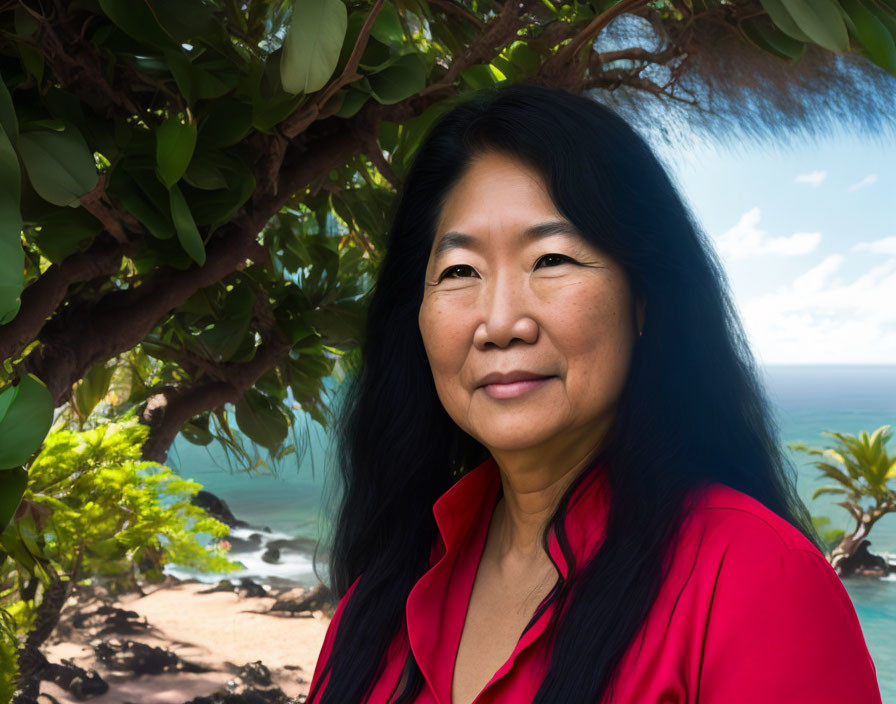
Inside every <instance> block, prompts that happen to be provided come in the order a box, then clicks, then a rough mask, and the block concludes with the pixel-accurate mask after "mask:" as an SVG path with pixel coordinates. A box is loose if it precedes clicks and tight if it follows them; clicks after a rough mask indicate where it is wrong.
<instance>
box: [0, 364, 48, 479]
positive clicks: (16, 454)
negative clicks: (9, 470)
mask: <svg viewBox="0 0 896 704" xmlns="http://www.w3.org/2000/svg"><path fill="white" fill-rule="evenodd" d="M2 393H3V394H14V396H13V399H12V402H11V403H10V404H9V408H8V410H7V411H6V415H5V416H3V420H2V421H0V468H6V467H17V466H19V465H23V464H25V463H26V462H27V461H28V460H29V459H30V458H31V455H33V454H34V451H35V450H37V448H38V447H40V444H41V443H42V442H43V440H44V438H45V437H46V435H47V432H48V431H49V430H50V426H51V425H52V424H53V397H52V396H51V395H50V392H49V391H48V390H47V387H46V386H44V383H43V382H42V381H41V380H40V379H38V378H37V377H36V376H34V374H26V375H25V376H23V377H22V378H21V379H20V380H19V383H18V384H17V385H16V386H8V387H6V389H4V390H3V391H2Z"/></svg>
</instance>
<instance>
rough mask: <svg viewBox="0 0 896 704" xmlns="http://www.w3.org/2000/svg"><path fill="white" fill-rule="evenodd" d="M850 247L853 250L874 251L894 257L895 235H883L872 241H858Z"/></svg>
mask: <svg viewBox="0 0 896 704" xmlns="http://www.w3.org/2000/svg"><path fill="white" fill-rule="evenodd" d="M852 249H853V251H855V252H875V253H877V254H889V255H890V256H893V257H896V237H884V238H883V239H882V240H875V241H874V242H859V243H858V244H856V245H854V246H853V248H852Z"/></svg>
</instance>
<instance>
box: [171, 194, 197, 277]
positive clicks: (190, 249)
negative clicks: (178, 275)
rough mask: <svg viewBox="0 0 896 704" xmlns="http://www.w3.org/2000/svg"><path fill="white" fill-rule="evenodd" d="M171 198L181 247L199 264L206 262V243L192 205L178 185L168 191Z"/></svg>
mask: <svg viewBox="0 0 896 704" xmlns="http://www.w3.org/2000/svg"><path fill="white" fill-rule="evenodd" d="M168 193H169V196H170V198H171V219H172V220H173V221H174V229H175V230H176V231H177V239H178V240H179V241H180V244H181V247H183V248H184V251H185V252H186V253H187V254H189V255H190V258H191V259H192V260H193V261H194V262H196V263H197V264H198V265H199V266H202V265H203V264H205V245H204V244H203V243H202V237H201V236H200V235H199V230H198V229H197V228H196V222H195V221H194V220H193V214H192V213H191V212H190V206H189V205H187V201H186V199H185V198H184V195H183V193H181V191H180V189H179V188H178V187H177V186H172V187H171V190H170V191H168Z"/></svg>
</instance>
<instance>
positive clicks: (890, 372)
mask: <svg viewBox="0 0 896 704" xmlns="http://www.w3.org/2000/svg"><path fill="white" fill-rule="evenodd" d="M763 375H764V379H765V384H766V388H767V389H768V392H769V397H770V399H771V401H772V403H773V406H774V409H775V416H776V419H777V421H778V426H779V430H780V436H781V441H782V442H783V443H789V442H803V443H806V444H808V445H809V446H811V447H825V446H830V445H831V444H832V443H831V442H829V440H830V439H829V438H828V437H827V436H823V435H821V432H822V431H824V430H829V431H838V432H845V433H853V434H855V433H858V432H860V431H862V430H867V431H869V432H871V431H873V430H875V429H876V428H878V427H879V426H881V425H885V424H890V425H892V426H894V427H896V365H894V366H847V365H836V366H834V365H831V366H820V365H819V366H766V367H763ZM328 388H331V389H332V388H333V385H332V384H330V385H328ZM233 425H234V427H236V426H235V424H233ZM295 438H296V440H297V441H298V443H299V444H300V445H301V447H302V448H303V450H304V452H302V453H301V456H302V460H301V461H300V462H299V464H298V470H297V469H296V460H295V458H289V457H287V458H286V459H285V460H283V461H281V462H280V463H279V466H276V467H272V468H270V469H265V468H262V470H261V471H263V472H266V474H260V473H258V472H255V473H253V474H252V475H249V474H246V473H245V472H240V471H239V470H236V471H234V472H232V473H231V472H230V471H229V470H228V468H227V461H226V460H225V459H224V456H223V453H222V452H221V451H220V450H217V448H215V449H213V450H211V451H209V450H208V449H206V448H201V447H196V446H194V445H191V444H190V443H188V442H186V441H185V440H184V439H183V438H182V437H180V436H178V438H177V440H176V441H175V443H174V446H173V448H172V452H171V453H170V455H169V464H170V465H171V466H172V467H173V468H175V469H176V470H177V471H178V473H180V474H181V475H182V476H184V477H188V478H190V479H195V480H196V481H197V482H199V483H200V484H202V485H203V486H204V487H205V488H206V489H208V490H209V491H211V492H212V493H214V494H216V495H218V496H219V497H220V498H222V499H224V500H225V501H226V502H227V503H228V505H229V506H230V508H231V510H232V511H233V512H234V514H235V515H236V516H237V517H238V518H241V519H243V520H245V521H248V522H249V523H251V524H253V525H255V526H258V527H268V528H270V529H271V531H272V535H271V536H270V537H273V538H276V537H300V538H305V539H306V541H307V543H308V544H309V545H310V544H313V543H314V541H315V540H316V539H317V536H318V535H319V534H320V528H319V527H320V526H323V525H324V524H325V519H326V513H325V510H326V504H325V503H324V501H325V500H327V499H329V498H330V497H331V493H332V484H330V483H328V482H325V481H324V479H325V477H326V476H327V472H328V470H331V469H332V456H331V454H330V453H329V452H328V438H327V435H326V434H325V433H324V432H323V431H322V430H321V429H320V427H319V426H318V425H317V424H315V423H306V422H304V421H302V422H300V423H297V425H296V428H295ZM889 447H890V451H891V454H892V453H896V438H894V439H893V440H892V441H891V443H890V446H889ZM787 452H788V454H789V455H790V457H791V458H792V459H793V461H794V464H795V465H796V466H797V467H798V469H799V475H798V479H797V488H798V490H799V492H800V496H801V497H802V499H803V501H805V502H806V504H807V505H808V506H809V509H810V511H811V513H812V514H813V515H817V516H828V517H829V518H830V519H831V524H830V525H831V527H833V528H842V529H844V530H847V531H849V530H851V526H850V521H851V517H850V516H849V514H848V513H847V512H846V511H845V510H844V509H843V508H842V507H839V506H835V505H834V502H835V501H838V500H839V499H838V498H837V497H828V496H824V495H823V496H821V497H819V498H818V499H815V500H812V499H811V496H812V493H813V492H814V491H815V489H816V488H817V487H819V486H823V485H824V484H825V483H826V482H825V481H824V480H822V479H819V478H818V474H819V471H818V470H817V469H816V468H815V467H814V466H812V465H811V464H810V463H809V460H810V459H812V458H810V457H809V456H808V455H805V454H804V453H799V452H795V451H792V450H789V449H787ZM251 532H252V530H241V531H234V532H232V535H235V536H237V537H243V538H245V537H247V536H248V535H249V534H250V533H251ZM870 540H871V551H872V552H878V551H884V552H891V553H896V514H890V515H888V516H885V517H884V518H882V519H881V520H880V521H879V522H878V523H877V524H876V525H875V526H874V528H873V530H872V533H871V537H870ZM236 559H239V560H240V561H242V562H243V563H244V564H245V565H246V567H247V569H246V571H245V572H240V573H235V575H233V576H236V577H239V576H242V575H249V576H254V577H259V578H261V579H262V580H264V579H265V578H271V579H274V578H277V577H279V578H283V579H290V580H294V581H297V582H300V583H316V581H317V577H316V576H315V574H314V572H313V570H312V564H311V558H310V552H309V551H305V552H301V551H295V552H293V551H288V550H284V551H282V552H281V564H276V565H271V564H268V563H266V562H264V561H263V560H261V558H260V553H259V552H258V551H255V552H249V553H242V554H240V555H239V556H238V558H236ZM169 571H171V572H172V573H174V574H177V575H178V576H181V575H182V574H183V573H185V572H187V571H185V570H178V569H177V568H171V569H169ZM319 574H320V575H321V576H325V575H326V568H325V566H321V567H320V568H319ZM190 576H199V575H190ZM233 576H232V577H233ZM199 577H200V578H201V579H203V580H205V581H216V579H217V578H218V576H216V575H203V576H199ZM232 577H231V578H232ZM893 577H896V575H891V576H890V577H889V578H887V579H847V580H844V586H845V587H846V590H847V592H848V593H849V596H850V598H851V599H852V602H853V604H854V606H855V608H856V613H857V614H858V617H859V621H860V623H861V625H862V630H863V632H864V634H865V640H866V642H867V644H868V649H869V651H870V652H871V656H872V658H873V659H874V663H875V666H876V667H877V674H878V681H879V683H880V688H881V694H882V695H883V701H884V702H885V704H896V579H894V578H893Z"/></svg>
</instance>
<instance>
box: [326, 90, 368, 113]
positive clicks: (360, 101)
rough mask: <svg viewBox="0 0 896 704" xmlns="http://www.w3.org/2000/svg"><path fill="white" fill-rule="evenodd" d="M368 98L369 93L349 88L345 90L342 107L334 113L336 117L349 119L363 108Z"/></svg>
mask: <svg viewBox="0 0 896 704" xmlns="http://www.w3.org/2000/svg"><path fill="white" fill-rule="evenodd" d="M369 97H370V93H367V92H365V91H362V90H357V89H356V88H352V87H351V86H349V87H348V88H347V89H346V90H345V95H344V97H343V100H342V105H341V106H340V107H339V110H337V111H336V115H337V116H338V117H351V116H352V115H354V114H356V113H357V112H358V110H360V109H361V108H362V107H364V103H366V102H367V99H368V98H369ZM334 99H335V98H334Z"/></svg>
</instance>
